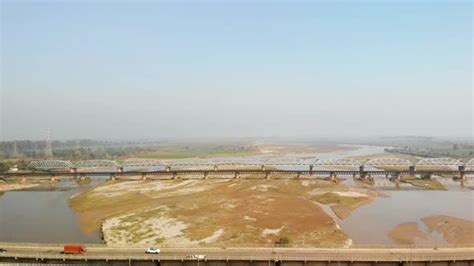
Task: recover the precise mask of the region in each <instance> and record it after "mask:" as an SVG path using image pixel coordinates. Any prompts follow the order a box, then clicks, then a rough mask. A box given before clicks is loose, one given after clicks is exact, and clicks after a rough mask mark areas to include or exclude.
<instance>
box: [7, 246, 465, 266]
mask: <svg viewBox="0 0 474 266" xmlns="http://www.w3.org/2000/svg"><path fill="white" fill-rule="evenodd" d="M0 247H2V248H5V249H7V252H5V253H0V263H2V262H3V263H7V262H8V263H20V262H29V263H35V262H37V263H64V262H75V263H78V262H82V263H102V264H106V263H107V262H120V261H122V262H124V261H125V262H130V265H131V264H132V262H134V265H139V264H136V263H142V262H151V263H153V264H151V265H170V266H171V265H173V266H177V265H180V266H182V265H196V262H197V261H196V259H192V258H189V257H188V255H190V254H202V255H206V258H205V259H203V260H201V262H200V263H201V265H218V266H220V265H229V264H232V265H262V266H263V265H276V266H281V265H291V266H308V264H309V265H324V266H326V265H329V264H331V263H338V265H340V264H341V263H342V264H343V265H348V264H358V265H373V264H375V263H377V264H382V265H401V264H407V265H408V264H410V265H413V263H421V264H416V265H426V263H437V264H436V265H446V266H453V265H466V266H473V265H474V247H456V248H451V247H449V248H254V247H250V248H245V247H242V248H203V247H178V248H173V247H168V248H162V249H161V254H153V255H151V254H145V252H144V251H145V249H146V248H126V247H117V248H113V247H106V246H101V245H93V246H89V247H88V248H87V249H88V252H87V253H86V254H84V255H65V254H61V251H62V247H61V246H60V245H55V244H52V245H47V244H42V245H18V244H13V245H11V244H3V245H2V246H0ZM455 263H457V264H455Z"/></svg>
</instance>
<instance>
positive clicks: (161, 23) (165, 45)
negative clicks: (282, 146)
mask: <svg viewBox="0 0 474 266" xmlns="http://www.w3.org/2000/svg"><path fill="white" fill-rule="evenodd" d="M66 2H67V1H50V2H39V1H34V2H28V1H5V0H2V1H1V8H2V10H1V33H2V35H1V46H2V48H1V51H2V58H1V74H2V82H1V92H2V94H1V99H0V104H1V123H0V126H1V139H3V140H10V139H25V138H30V139H42V138H44V134H45V133H44V132H45V129H46V128H51V130H52V134H53V138H62V139H64V138H109V137H110V138H163V137H178V138H179V137H212V136H219V137H245V136H305V137H315V138H316V137H328V136H351V135H354V136H364V135H371V136H373V135H433V136H469V135H471V134H472V125H473V114H472V110H473V109H472V101H473V96H472V60H473V57H472V40H473V32H472V30H473V28H472V27H473V21H472V19H473V9H472V3H471V1H445V2H443V1H438V2H436V3H434V4H433V3H429V2H432V1H420V2H414V1H377V2H376V1H371V2H361V1H357V2H356V1H339V2H337V3H330V2H329V1H328V2H321V1H319V2H317V1H313V2H306V3H298V4H294V3H290V1H288V2H284V1H275V2H272V1H260V2H251V1H241V2H237V1H236V2H233V3H230V2H226V3H222V2H221V3H219V2H218V1H208V2H195V1H193V2H181V3H172V2H161V3H151V2H146V1H141V2H137V3H132V2H123V1H122V2H114V1H103V2H99V1H72V2H70V3H66ZM450 2H451V3H450ZM453 2H454V3H453Z"/></svg>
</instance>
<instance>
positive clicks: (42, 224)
mask: <svg viewBox="0 0 474 266" xmlns="http://www.w3.org/2000/svg"><path fill="white" fill-rule="evenodd" d="M97 182H100V180H97V179H96V180H95V181H94V182H92V183H91V184H89V185H82V186H79V185H78V184H77V183H76V182H75V181H68V180H63V181H62V182H58V183H57V185H56V189H55V190H53V191H8V192H5V193H4V194H3V196H1V197H0V241H7V242H9V241H14V242H60V243H65V242H82V243H100V242H101V235H100V234H99V233H98V232H93V233H91V234H85V233H83V232H82V231H81V229H80V227H79V221H78V217H77V215H76V214H75V213H74V212H73V211H72V210H71V209H70V208H69V205H68V199H69V197H70V196H72V195H74V194H75V193H78V192H79V191H80V190H83V189H87V188H89V187H90V186H93V185H95V184H97Z"/></svg>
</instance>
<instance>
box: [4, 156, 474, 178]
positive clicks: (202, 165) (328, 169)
mask: <svg viewBox="0 0 474 266" xmlns="http://www.w3.org/2000/svg"><path fill="white" fill-rule="evenodd" d="M29 166H30V167H29V168H30V169H32V170H33V171H29V172H25V171H20V172H15V173H9V172H7V173H0V176H3V177H4V178H10V177H22V178H28V177H32V176H37V177H48V176H49V177H50V178H51V179H54V178H56V177H57V176H74V177H79V178H84V177H85V176H90V177H95V176H109V177H110V178H112V179H114V178H117V177H122V178H123V177H127V176H128V177H130V176H141V177H142V179H148V178H150V177H155V179H159V178H156V177H161V178H163V177H167V176H168V177H170V178H172V179H175V178H179V177H181V176H186V175H201V176H202V177H203V178H204V179H207V178H213V177H216V176H223V175H225V176H226V178H240V177H241V176H243V175H254V176H255V175H258V178H263V177H264V178H267V179H269V178H272V176H273V175H286V176H287V177H292V176H293V177H295V178H302V177H305V178H314V176H317V177H324V178H330V179H332V180H336V179H337V178H338V176H352V177H354V178H359V179H371V178H374V177H380V176H384V177H386V178H393V179H395V180H399V179H400V178H401V177H402V176H410V177H412V178H431V176H432V175H450V176H453V177H454V178H455V179H459V180H465V179H466V178H467V175H473V174H474V159H470V160H468V161H466V162H463V161H461V160H458V159H452V158H425V159H421V160H418V161H416V162H412V161H409V160H406V159H403V158H378V159H371V160H367V161H358V160H352V159H333V160H323V159H321V160H320V159H317V158H313V159H304V160H303V159H298V160H297V159H281V158H270V159H263V158H258V159H192V160H181V161H160V160H126V161H124V162H122V163H118V162H117V161H113V160H87V161H77V162H70V161H64V160H42V161H33V162H31V163H30V165H29ZM229 176H230V177H229ZM254 178H255V177H254Z"/></svg>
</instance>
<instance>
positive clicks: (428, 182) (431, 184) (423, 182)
mask: <svg viewBox="0 0 474 266" xmlns="http://www.w3.org/2000/svg"><path fill="white" fill-rule="evenodd" d="M402 181H403V182H405V183H409V184H411V185H413V186H415V187H418V188H422V189H426V190H446V188H445V187H444V186H443V184H441V183H440V182H438V181H436V180H433V179H415V178H413V179H403V180H402Z"/></svg>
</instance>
